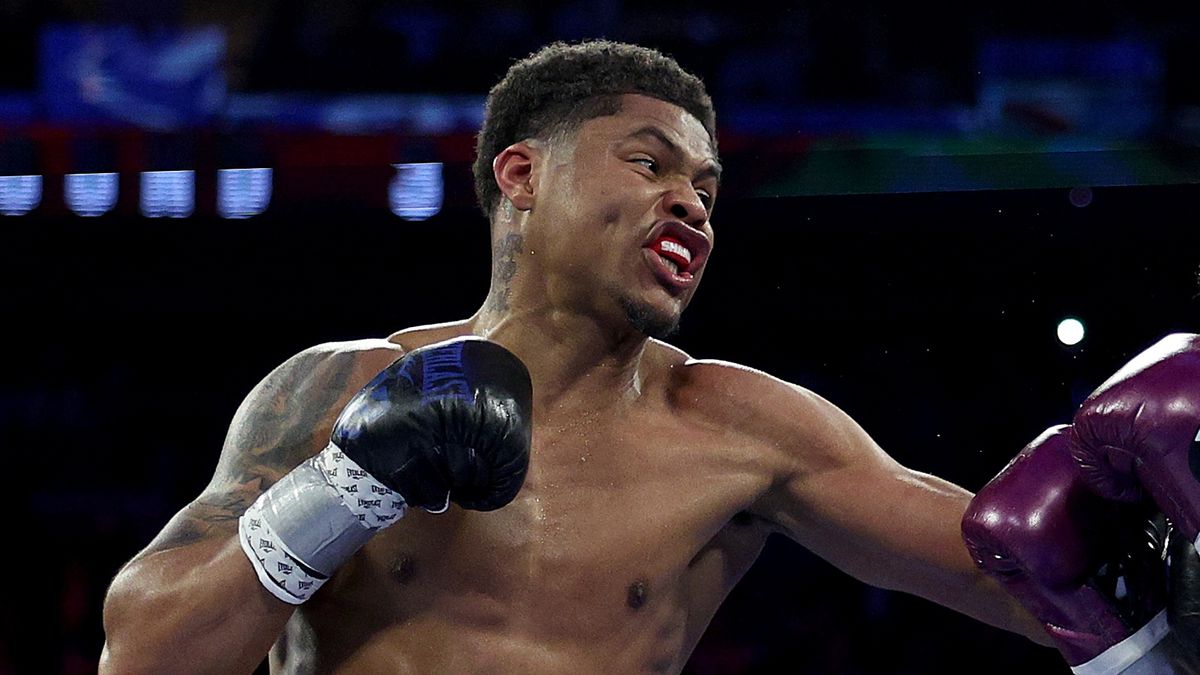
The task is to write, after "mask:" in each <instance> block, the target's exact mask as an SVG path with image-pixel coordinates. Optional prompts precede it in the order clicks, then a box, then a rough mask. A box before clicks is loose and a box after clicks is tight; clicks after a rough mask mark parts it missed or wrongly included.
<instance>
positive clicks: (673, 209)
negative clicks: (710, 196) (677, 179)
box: [663, 185, 708, 230]
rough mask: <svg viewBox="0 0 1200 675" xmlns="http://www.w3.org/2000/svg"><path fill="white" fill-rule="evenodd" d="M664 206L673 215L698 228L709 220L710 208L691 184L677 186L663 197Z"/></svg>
mask: <svg viewBox="0 0 1200 675" xmlns="http://www.w3.org/2000/svg"><path fill="white" fill-rule="evenodd" d="M663 207H664V208H665V209H666V210H667V213H670V214H671V216H672V217H674V218H677V219H678V220H682V221H683V222H684V223H686V224H687V225H689V226H691V227H694V228H696V229H697V230H698V229H700V228H702V227H704V222H705V221H706V220H708V209H706V208H704V203H703V202H701V201H700V195H699V194H697V193H696V190H695V189H694V188H692V186H691V185H688V186H687V187H682V188H676V189H673V190H671V191H670V192H668V193H667V194H666V195H665V196H664V197H663Z"/></svg>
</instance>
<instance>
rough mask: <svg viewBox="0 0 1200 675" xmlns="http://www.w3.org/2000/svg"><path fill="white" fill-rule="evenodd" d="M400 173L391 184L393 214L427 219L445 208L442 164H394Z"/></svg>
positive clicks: (389, 186)
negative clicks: (443, 204) (443, 202)
mask: <svg viewBox="0 0 1200 675" xmlns="http://www.w3.org/2000/svg"><path fill="white" fill-rule="evenodd" d="M392 166H393V167H394V168H395V169H396V175H395V177H393V178H392V182H391V184H390V185H388V204H389V205H390V206H391V208H392V213H394V214H396V215H398V216H400V217H401V218H403V219H405V220H426V219H428V218H432V217H433V216H435V215H437V213H438V211H441V210H442V197H443V195H444V185H443V182H442V163H441V162H423V163H420V164H393V165H392Z"/></svg>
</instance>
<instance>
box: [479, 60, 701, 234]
mask: <svg viewBox="0 0 1200 675" xmlns="http://www.w3.org/2000/svg"><path fill="white" fill-rule="evenodd" d="M622 94H644V95H646V96H650V97H653V98H656V99H659V100H661V101H666V102H667V103H671V104H674V105H677V106H679V107H680V108H683V109H684V110H686V111H687V112H689V113H691V114H692V116H694V117H695V118H696V119H697V120H699V121H700V123H701V124H702V125H704V130H705V131H707V132H708V138H709V141H711V142H712V146H713V151H714V152H715V151H716V147H717V133H716V114H715V113H714V112H713V106H712V99H710V98H709V97H708V93H707V92H706V91H705V90H704V83H703V82H701V81H700V78H698V77H696V76H695V75H692V74H691V73H689V72H687V71H686V70H684V69H683V68H681V67H680V66H679V64H678V63H676V62H675V60H674V59H672V58H671V57H669V56H665V55H663V54H662V53H660V52H658V51H656V50H654V49H648V48H646V47H639V46H637V45H631V44H625V43H621V42H610V41H608V40H592V41H588V42H581V43H579V44H566V43H563V42H555V43H553V44H551V45H548V46H546V47H543V48H542V49H540V50H538V51H537V52H534V53H533V54H530V55H529V56H527V57H525V58H524V59H522V60H520V61H518V62H516V63H514V64H513V66H512V67H511V68H509V69H508V73H507V74H505V76H504V79H502V80H500V82H499V83H498V84H497V85H496V86H495V87H492V90H491V92H489V93H488V98H487V104H486V106H485V108H484V119H483V127H482V128H481V129H480V130H479V137H478V139H477V141H476V145H475V164H474V167H473V171H474V174H475V197H476V199H478V200H479V207H480V208H481V209H483V214H484V216H486V217H487V218H488V219H489V220H490V219H491V217H492V213H493V212H495V210H496V206H497V205H499V204H500V198H501V196H502V195H501V194H500V188H499V186H497V185H496V178H495V176H494V175H493V173H492V162H493V161H494V160H495V159H496V155H498V154H500V153H501V152H502V151H503V150H504V149H505V148H507V147H508V146H510V145H512V144H513V143H517V142H519V141H523V140H526V139H529V138H538V139H542V140H547V139H549V138H551V137H553V136H556V135H560V134H565V133H569V132H572V131H575V130H576V129H578V128H579V125H580V124H582V123H583V122H585V121H587V120H590V119H593V118H596V117H604V116H607V115H614V114H616V113H618V112H620V110H621V99H620V97H621V95H622Z"/></svg>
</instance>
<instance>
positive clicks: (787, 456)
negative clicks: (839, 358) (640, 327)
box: [667, 350, 863, 468]
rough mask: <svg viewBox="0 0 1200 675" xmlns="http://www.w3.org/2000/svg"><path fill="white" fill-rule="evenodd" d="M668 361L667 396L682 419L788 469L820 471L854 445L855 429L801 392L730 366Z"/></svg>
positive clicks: (680, 357)
mask: <svg viewBox="0 0 1200 675" xmlns="http://www.w3.org/2000/svg"><path fill="white" fill-rule="evenodd" d="M673 356H674V357H675V360H674V361H673V362H672V363H669V364H668V369H669V372H670V373H671V374H670V378H671V383H670V384H669V386H668V388H667V391H668V392H669V393H668V396H669V401H670V404H671V405H672V407H673V408H674V409H675V410H676V411H678V412H679V413H680V414H682V415H685V416H689V417H692V418H694V419H695V420H697V421H702V422H701V423H705V424H710V425H714V426H718V427H720V428H721V429H722V430H724V431H727V432H728V431H734V432H737V433H739V434H740V435H744V436H749V437H751V438H753V439H755V440H757V441H758V442H759V443H760V445H764V446H767V447H770V448H773V449H775V450H777V451H778V452H779V453H780V455H781V458H782V459H783V460H784V461H786V462H787V463H789V464H793V463H795V462H803V463H805V464H812V463H816V464H820V465H825V464H827V463H828V462H829V461H838V458H839V457H841V458H843V459H846V458H847V457H846V453H847V451H848V449H850V448H853V447H855V446H858V445H859V444H860V437H861V436H862V435H863V432H862V430H861V428H860V427H859V426H858V424H857V423H856V422H854V420H852V419H851V418H850V417H849V416H848V415H847V414H846V413H845V412H843V411H842V410H841V409H840V408H838V407H837V406H836V405H834V404H833V403H831V402H830V401H828V400H827V399H825V398H824V397H822V396H821V395H819V394H817V393H816V392H813V391H812V390H810V389H808V388H806V387H803V386H800V385H798V384H795V383H792V382H788V381H786V380H783V379H781V378H778V377H775V376H774V375H771V374H769V373H766V372H764V371H761V370H758V369H756V368H751V367H749V366H744V365H741V364H738V363H733V362H730V361H722V360H717V359H695V358H691V357H689V356H687V355H686V354H685V353H684V352H682V351H679V350H675V354H673ZM810 468H811V466H810Z"/></svg>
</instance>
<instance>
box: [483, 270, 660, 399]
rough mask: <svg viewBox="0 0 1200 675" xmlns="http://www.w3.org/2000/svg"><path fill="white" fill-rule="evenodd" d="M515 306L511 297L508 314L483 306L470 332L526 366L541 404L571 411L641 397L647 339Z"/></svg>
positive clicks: (549, 309)
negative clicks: (584, 404) (574, 405)
mask: <svg viewBox="0 0 1200 675" xmlns="http://www.w3.org/2000/svg"><path fill="white" fill-rule="evenodd" d="M494 291H495V289H494V288H493V292H494ZM488 299H489V301H490V300H492V299H493V296H492V293H489V295H488ZM515 300H516V299H515V298H512V297H511V296H510V299H509V303H511V304H510V305H509V306H508V307H507V308H505V309H495V308H494V306H492V305H490V303H485V304H484V306H483V307H482V308H480V310H479V311H478V312H476V313H475V315H474V316H472V317H471V319H470V321H469V326H470V329H471V332H472V333H474V334H475V335H479V336H481V337H485V338H488V339H489V340H494V341H495V342H497V343H499V344H501V345H503V346H504V347H506V348H508V349H509V350H511V351H512V352H513V353H514V354H516V355H517V356H518V357H519V358H520V359H521V360H522V361H523V362H524V363H525V366H526V367H527V368H529V374H530V377H531V378H532V379H533V384H534V388H533V389H534V394H535V397H536V398H537V399H538V400H540V401H543V402H544V403H548V402H557V403H559V404H561V405H564V406H569V405H570V402H571V401H573V400H579V401H580V402H582V401H592V402H594V401H596V400H600V401H606V402H608V401H612V402H616V401H619V400H626V399H630V398H636V397H637V396H638V395H639V394H640V392H641V384H642V373H641V364H642V357H643V354H644V352H645V348H646V342H647V338H646V337H645V336H644V335H642V334H641V333H640V332H638V331H636V330H634V329H633V328H632V327H631V326H627V327H624V328H623V329H621V330H613V329H612V327H611V326H605V325H603V324H602V322H601V321H600V320H598V319H597V318H596V317H592V316H586V315H582V314H578V313H572V312H570V311H565V310H561V309H558V308H555V307H553V306H549V305H526V304H524V303H519V302H516V301H515Z"/></svg>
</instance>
